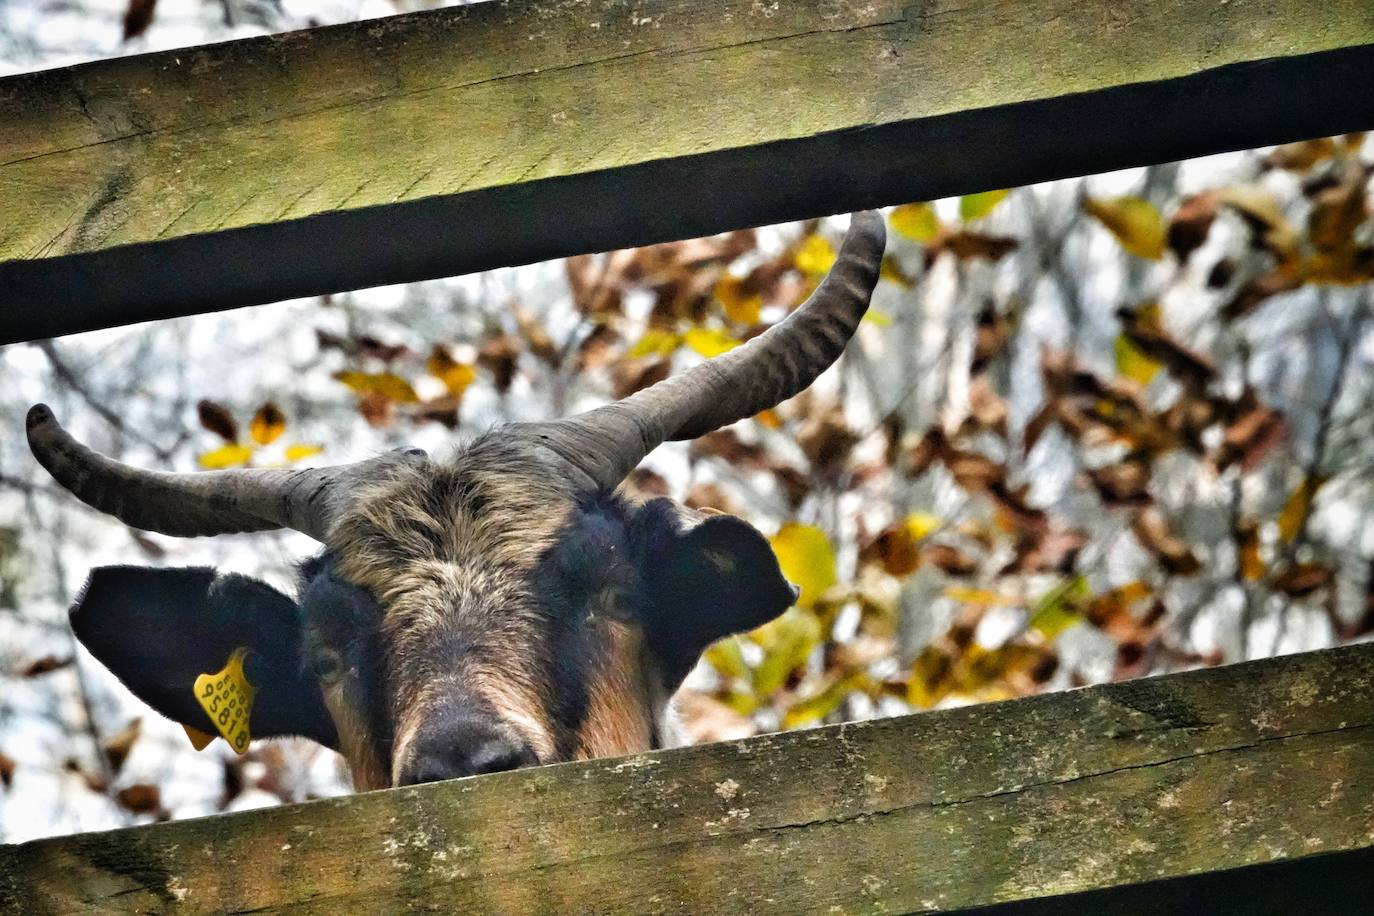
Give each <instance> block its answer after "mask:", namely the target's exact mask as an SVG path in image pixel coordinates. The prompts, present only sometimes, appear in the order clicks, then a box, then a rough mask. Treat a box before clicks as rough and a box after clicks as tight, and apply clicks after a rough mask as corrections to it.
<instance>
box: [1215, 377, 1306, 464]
mask: <svg viewBox="0 0 1374 916" xmlns="http://www.w3.org/2000/svg"><path fill="white" fill-rule="evenodd" d="M1246 394H1247V395H1248V396H1249V397H1248V398H1242V400H1243V401H1248V403H1246V405H1245V407H1244V408H1243V409H1241V410H1239V411H1238V414H1239V415H1238V416H1236V417H1235V419H1233V420H1232V421H1231V422H1230V424H1228V425H1227V427H1226V432H1225V435H1224V437H1223V439H1222V442H1221V444H1220V445H1219V446H1218V447H1217V450H1216V454H1215V455H1214V456H1213V458H1212V463H1213V464H1214V465H1215V466H1216V468H1217V470H1218V471H1224V470H1226V469H1227V468H1229V467H1230V466H1231V465H1233V464H1237V463H1238V464H1239V465H1240V469H1241V470H1242V471H1244V472H1245V473H1247V474H1248V473H1250V472H1251V471H1253V470H1254V469H1255V468H1256V467H1258V466H1259V463H1260V462H1261V461H1262V460H1264V456H1265V455H1267V454H1268V453H1269V451H1270V450H1271V449H1273V447H1274V446H1275V445H1277V444H1278V443H1279V442H1281V441H1283V439H1284V437H1285V436H1286V435H1287V434H1288V424H1287V422H1285V421H1284V419H1283V415H1282V414H1280V413H1279V412H1278V411H1277V410H1274V409H1272V408H1269V407H1265V406H1264V405H1262V404H1259V403H1258V402H1257V398H1256V397H1255V396H1254V393H1253V391H1252V390H1249V389H1247V391H1246Z"/></svg>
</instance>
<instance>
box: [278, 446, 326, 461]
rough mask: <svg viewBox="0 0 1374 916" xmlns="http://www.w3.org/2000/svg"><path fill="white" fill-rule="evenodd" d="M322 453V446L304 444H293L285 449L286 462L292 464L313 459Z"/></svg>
mask: <svg viewBox="0 0 1374 916" xmlns="http://www.w3.org/2000/svg"><path fill="white" fill-rule="evenodd" d="M322 451H324V446H322V445H310V444H308V443H305V442H293V443H292V444H291V445H288V446H287V447H286V460H287V461H288V462H290V463H292V464H294V463H295V462H297V461H304V460H305V459H307V458H313V457H314V456H316V455H318V454H319V453H320V452H322Z"/></svg>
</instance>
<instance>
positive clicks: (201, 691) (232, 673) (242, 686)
mask: <svg viewBox="0 0 1374 916" xmlns="http://www.w3.org/2000/svg"><path fill="white" fill-rule="evenodd" d="M247 656H248V650H247V649H246V648H244V647H242V646H240V647H239V648H237V649H235V650H234V652H233V654H232V655H230V656H229V661H228V662H227V663H226V664H225V666H224V668H223V669H222V670H220V671H216V672H215V673H214V674H202V675H201V676H200V677H198V678H196V684H195V691H196V701H197V702H199V703H200V706H201V708H202V709H204V710H205V714H206V715H207V716H209V717H210V721H211V722H213V723H215V728H216V729H218V730H219V733H220V734H221V735H223V736H224V740H225V741H228V742H229V746H230V747H232V748H233V749H234V750H235V751H237V752H238V753H240V754H245V753H247V752H248V742H250V741H252V740H253V736H252V734H251V733H249V731H248V714H249V713H250V712H252V711H253V696H254V695H255V694H256V693H257V692H258V690H257V688H256V687H254V686H253V685H252V684H250V683H249V682H248V677H247V676H246V675H245V674H244V673H243V660H244V658H246V657H247ZM192 740H194V739H192Z"/></svg>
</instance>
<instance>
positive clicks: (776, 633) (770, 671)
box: [750, 607, 821, 696]
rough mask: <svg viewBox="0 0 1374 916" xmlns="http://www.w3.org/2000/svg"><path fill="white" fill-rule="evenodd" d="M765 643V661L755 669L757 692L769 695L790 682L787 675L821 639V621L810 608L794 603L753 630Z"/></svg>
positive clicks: (762, 642) (761, 642)
mask: <svg viewBox="0 0 1374 916" xmlns="http://www.w3.org/2000/svg"><path fill="white" fill-rule="evenodd" d="M750 638H752V639H753V640H754V641H755V642H756V643H758V644H759V645H760V646H762V647H763V653H764V654H763V661H762V662H760V663H759V666H758V667H757V668H755V669H754V692H755V693H757V694H759V695H760V696H768V695H769V694H771V693H773V692H774V691H776V690H778V689H779V688H780V687H782V686H783V685H784V684H786V683H787V679H788V676H789V675H791V673H792V672H793V671H795V670H796V669H797V668H798V667H799V666H801V665H803V664H805V663H806V660H807V659H808V658H809V657H810V656H811V652H812V650H813V649H815V648H816V646H818V645H820V642H821V623H820V621H819V620H817V619H816V615H815V614H813V613H811V612H810V611H807V610H803V609H801V608H799V607H794V608H792V609H791V610H789V611H788V612H787V613H785V614H783V615H782V616H781V617H779V618H778V619H776V620H774V621H772V622H770V623H766V624H764V625H763V626H761V627H759V628H758V629H757V630H755V631H754V632H753V633H751V634H750Z"/></svg>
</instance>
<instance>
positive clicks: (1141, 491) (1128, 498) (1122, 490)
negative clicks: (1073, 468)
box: [1086, 456, 1152, 509]
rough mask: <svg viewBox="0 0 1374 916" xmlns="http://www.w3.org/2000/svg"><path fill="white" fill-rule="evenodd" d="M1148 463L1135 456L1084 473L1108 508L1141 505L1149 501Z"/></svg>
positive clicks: (1149, 468)
mask: <svg viewBox="0 0 1374 916" xmlns="http://www.w3.org/2000/svg"><path fill="white" fill-rule="evenodd" d="M1151 470H1152V469H1151V467H1150V465H1149V463H1148V462H1147V461H1146V460H1145V459H1143V458H1141V457H1139V456H1137V457H1131V458H1126V459H1124V460H1122V461H1120V462H1118V463H1116V464H1109V465H1107V466H1105V467H1100V468H1093V469H1089V470H1088V471H1087V472H1086V473H1087V476H1088V479H1089V480H1090V481H1091V482H1092V485H1093V487H1094V489H1096V490H1097V495H1098V496H1099V497H1100V498H1101V499H1102V502H1103V503H1105V504H1106V505H1107V506H1108V507H1109V508H1113V509H1119V508H1121V507H1123V506H1143V505H1146V504H1148V503H1150V502H1151V497H1150V472H1151Z"/></svg>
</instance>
